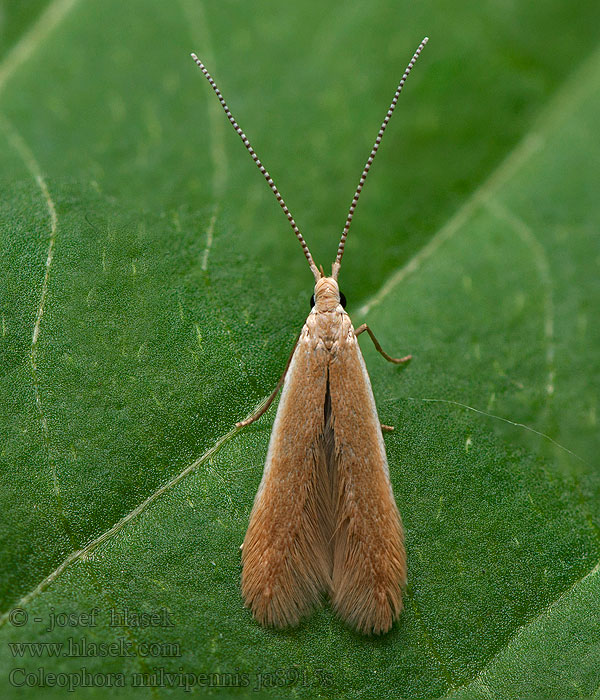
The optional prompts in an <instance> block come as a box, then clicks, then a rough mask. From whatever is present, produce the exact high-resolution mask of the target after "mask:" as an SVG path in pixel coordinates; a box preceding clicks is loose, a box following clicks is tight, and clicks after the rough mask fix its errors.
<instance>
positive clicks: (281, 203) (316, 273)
mask: <svg viewBox="0 0 600 700" xmlns="http://www.w3.org/2000/svg"><path fill="white" fill-rule="evenodd" d="M191 56H192V58H193V59H194V61H195V62H196V64H197V65H198V67H199V68H200V70H201V71H202V73H203V74H204V77H205V78H206V79H207V80H208V82H209V84H210V86H211V88H212V89H213V90H214V91H215V94H216V95H217V97H218V98H219V102H220V103H221V106H222V107H223V109H224V110H225V114H226V115H227V119H229V121H230V122H231V126H233V128H234V129H235V131H236V132H237V135H238V136H239V137H240V138H241V139H242V143H243V144H244V146H246V148H247V150H248V153H250V155H251V156H252V160H253V161H254V162H255V163H256V165H257V166H258V169H259V170H260V172H261V173H262V174H263V177H264V178H265V180H266V181H267V184H268V185H269V187H270V188H271V190H272V191H273V194H274V195H275V197H276V198H277V201H278V202H279V206H280V207H281V208H282V209H283V213H284V214H285V215H286V217H287V220H288V221H289V222H290V226H291V227H292V229H293V231H294V233H295V234H296V238H297V239H298V240H299V241H300V245H301V246H302V250H303V251H304V255H305V256H306V259H307V260H308V264H309V265H310V269H311V270H312V273H313V275H314V277H315V280H317V281H318V280H319V279H321V273H320V272H319V270H318V268H317V266H316V265H315V262H314V260H313V257H312V255H311V254H310V250H309V249H308V246H307V245H306V241H305V240H304V238H303V236H302V234H301V233H300V229H299V228H298V226H297V225H296V222H295V221H294V217H293V216H292V215H291V213H290V210H289V209H288V208H287V205H286V203H285V202H284V201H283V197H282V196H281V193H280V192H279V190H278V189H277V185H275V183H274V182H273V178H272V177H271V176H270V175H269V171H268V170H267V169H266V168H265V166H264V165H263V164H262V163H261V162H260V158H259V157H258V156H257V155H256V152H255V150H254V149H253V148H252V146H251V144H250V141H249V140H248V137H247V136H246V134H245V133H244V132H243V131H242V129H241V128H240V126H239V125H238V123H237V122H236V120H235V119H234V118H233V115H232V114H231V111H230V110H229V107H228V106H227V103H226V102H225V99H224V97H223V95H222V94H221V91H220V90H219V88H218V87H217V84H216V83H215V81H214V80H213V79H212V77H211V75H210V73H209V72H208V71H207V70H206V68H205V67H204V64H203V63H202V61H201V60H200V59H199V58H198V56H196V54H195V53H193V54H191Z"/></svg>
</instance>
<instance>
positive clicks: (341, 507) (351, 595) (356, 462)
mask: <svg viewBox="0 0 600 700" xmlns="http://www.w3.org/2000/svg"><path fill="white" fill-rule="evenodd" d="M427 41H428V39H427V37H426V38H425V39H423V41H422V42H421V44H420V45H419V47H418V48H417V50H416V51H415V53H414V55H413V57H412V59H411V60H410V62H409V64H408V66H407V68H406V70H405V71H404V74H403V76H402V79H401V80H400V83H399V85H398V87H397V88H396V92H395V94H394V98H393V100H392V103H391V105H390V107H389V109H388V111H387V114H386V116H385V119H384V121H383V123H382V125H381V127H380V129H379V132H378V134H377V138H376V139H375V143H374V145H373V148H372V150H371V153H370V155H369V158H368V160H367V162H366V165H365V167H364V170H363V172H362V174H361V177H360V180H359V183H358V187H357V188H356V191H355V193H354V197H353V198H352V203H351V205H350V209H349V212H348V216H347V218H346V223H345V226H344V229H343V232H342V236H341V239H340V242H339V245H338V250H337V256H336V258H335V261H334V262H333V264H332V271H331V275H330V276H326V275H325V273H324V271H323V267H322V266H321V268H320V269H319V268H317V266H316V264H315V262H314V260H313V258H312V255H311V253H310V250H309V249H308V246H307V245H306V242H305V240H304V238H303V236H302V234H301V233H300V230H299V229H298V226H297V225H296V222H295V221H294V218H293V217H292V215H291V214H290V211H289V209H288V208H287V206H286V204H285V202H284V200H283V198H282V196H281V194H280V193H279V190H278V189H277V187H276V185H275V183H274V182H273V179H272V178H271V176H270V175H269V173H268V172H267V170H266V169H265V167H264V166H263V164H262V163H261V161H260V159H259V158H258V156H257V155H256V153H255V151H254V149H253V148H252V146H251V145H250V142H249V141H248V138H247V137H246V135H245V134H244V132H243V131H242V129H241V128H240V127H239V126H238V123H237V122H236V121H235V119H234V118H233V116H232V114H231V112H230V110H229V107H228V106H227V104H226V102H225V100H224V98H223V95H222V94H221V91H220V90H219V88H218V87H217V85H216V83H215V81H214V80H213V79H212V77H211V76H210V74H209V73H208V71H207V70H206V68H205V67H204V65H203V64H202V62H201V61H200V60H199V59H198V57H197V56H196V55H195V54H192V58H193V59H194V61H195V62H196V63H197V65H198V66H199V68H200V70H201V71H202V73H203V74H204V76H205V77H206V78H207V80H208V82H209V83H210V86H211V87H212V89H213V90H214V91H215V93H216V95H217V97H218V99H219V101H220V103H221V105H222V107H223V109H224V110H225V114H226V115H227V117H228V119H229V121H230V122H231V124H232V126H233V128H234V129H235V131H236V132H237V133H238V135H239V136H240V138H241V139H242V141H243V143H244V145H245V146H246V148H247V149H248V151H249V152H250V155H251V156H252V159H253V160H254V162H255V163H256V165H257V166H258V168H259V170H260V172H261V173H262V174H263V176H264V177H265V179H266V181H267V183H268V184H269V187H270V188H271V190H272V191H273V193H274V194H275V197H276V198H277V201H278V202H279V204H280V206H281V207H282V209H283V211H284V213H285V215H286V217H287V219H288V221H289V223H290V225H291V227H292V229H293V231H294V233H295V234H296V236H297V238H298V240H299V241H300V245H301V246H302V250H303V251H304V255H305V256H306V259H307V261H308V264H309V266H310V269H311V271H312V273H313V275H314V278H315V287H314V295H313V297H312V299H311V306H312V309H311V312H310V314H309V316H308V318H307V319H306V323H305V324H304V327H303V328H302V331H301V332H300V335H299V337H298V340H297V341H296V344H295V346H294V349H293V351H292V354H291V355H290V358H289V360H288V363H287V366H286V368H285V371H284V373H283V375H282V377H281V379H280V381H279V383H278V385H277V386H276V387H275V390H274V391H273V393H272V394H271V396H270V397H269V398H268V400H267V401H266V402H265V403H264V404H263V406H262V407H261V408H260V409H259V410H257V411H256V412H255V413H254V415H252V416H250V417H249V418H247V419H246V420H244V421H241V422H240V423H237V424H236V425H237V426H238V427H243V426H246V425H249V424H250V423H252V422H254V421H255V420H257V419H258V418H260V416H261V415H263V414H264V413H265V411H266V410H267V409H268V408H269V406H270V405H271V403H272V402H273V400H274V399H275V398H276V396H277V394H278V392H279V390H280V388H281V387H282V386H283V391H282V394H281V399H280V402H279V406H278V409H277V414H276V417H275V423H274V425H273V431H272V433H271V439H270V442H269V448H268V453H267V459H266V464H265V469H264V473H263V477H262V481H261V484H260V487H259V489H258V493H257V494H256V498H255V501H254V505H253V508H252V512H251V515H250V523H249V526H248V531H247V533H246V537H245V538H244V542H243V545H242V595H243V598H244V602H245V604H246V606H247V607H249V608H250V609H251V611H252V613H253V615H254V617H255V618H256V619H257V620H258V621H259V622H260V623H261V624H263V625H265V626H271V627H279V628H282V627H287V626H293V625H296V624H297V623H298V622H299V621H300V619H301V618H303V617H304V616H305V615H307V614H308V613H309V612H310V611H311V610H312V609H313V608H314V606H315V605H316V604H317V603H319V601H320V599H321V597H322V596H323V594H328V596H329V598H330V600H331V603H332V605H333V607H334V609H335V610H336V612H337V613H338V614H339V616H340V617H341V618H342V619H343V620H344V621H345V622H346V623H347V624H348V625H350V626H351V627H353V628H354V629H355V630H357V631H358V632H361V633H363V634H381V633H384V632H387V631H388V630H389V629H390V628H391V626H392V624H393V623H394V621H395V620H396V619H397V618H398V615H399V614H400V611H401V609H402V589H403V587H404V586H405V583H406V554H405V549H404V535H403V529H402V523H401V519H400V514H399V512H398V508H397V506H396V502H395V500H394V494H393V492H392V486H391V482H390V476H389V469H388V463H387V458H386V452H385V445H384V442H383V430H385V429H388V430H392V429H393V428H389V427H387V426H382V425H381V424H380V422H379V418H378V416H377V409H376V407H375V399H374V398H373V391H372V389H371V382H370V380H369V375H368V373H367V369H366V366H365V362H364V360H363V357H362V354H361V352H360V348H359V345H358V340H357V338H358V336H359V335H360V334H361V333H362V332H363V331H367V333H368V334H369V335H370V337H371V339H372V340H373V343H374V344H375V347H376V348H377V350H378V351H379V352H380V353H381V354H382V355H383V357H385V359H386V360H388V361H390V362H393V363H396V364H400V365H405V364H406V363H407V362H408V361H409V360H410V359H411V356H410V355H408V356H406V357H402V358H399V359H394V358H392V357H390V356H389V355H387V354H386V353H385V352H384V351H383V350H382V348H381V346H380V345H379V343H378V342H377V339H376V338H375V335H374V334H373V332H372V331H371V329H370V328H369V327H368V326H367V325H366V324H363V325H361V326H360V327H359V328H357V329H356V330H355V329H354V327H353V326H352V322H351V321H350V317H349V316H348V314H347V313H346V311H345V306H346V300H345V297H344V295H343V294H342V293H341V292H340V289H339V285H338V275H339V271H340V265H341V261H342V255H343V254H344V246H345V243H346V238H347V235H348V230H349V228H350V224H351V222H352V217H353V215H354V210H355V208H356V204H357V202H358V198H359V196H360V193H361V191H362V189H363V185H364V183H365V179H366V177H367V174H368V172H369V169H370V168H371V164H372V163H373V159H374V158H375V154H376V153H377V150H378V148H379V144H380V143H381V139H382V136H383V133H384V131H385V128H386V127H387V124H388V122H389V120H390V118H391V116H392V113H393V111H394V108H395V106H396V103H397V101H398V97H399V95H400V92H401V90H402V87H403V86H404V83H405V82H406V79H407V77H408V74H409V73H410V71H411V69H412V67H413V65H414V64H415V61H416V60H417V58H418V57H419V55H420V53H421V51H422V50H423V47H424V46H425V44H426V43H427Z"/></svg>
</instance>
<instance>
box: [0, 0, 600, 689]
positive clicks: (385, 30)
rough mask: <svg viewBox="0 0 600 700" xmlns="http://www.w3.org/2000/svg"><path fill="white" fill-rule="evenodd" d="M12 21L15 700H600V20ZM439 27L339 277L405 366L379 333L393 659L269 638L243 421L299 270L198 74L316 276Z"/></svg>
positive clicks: (332, 637) (414, 12)
mask: <svg viewBox="0 0 600 700" xmlns="http://www.w3.org/2000/svg"><path fill="white" fill-rule="evenodd" d="M6 5H7V8H8V9H7V11H5V12H4V15H3V16H4V17H5V25H4V26H2V29H1V33H0V41H1V42H2V43H1V44H0V187H1V190H2V207H1V209H0V235H1V236H2V244H1V246H0V314H1V318H0V322H1V326H0V328H1V335H0V348H1V355H0V363H1V371H2V380H1V384H0V431H1V434H2V436H3V440H2V449H1V452H0V460H1V465H2V470H1V472H0V473H1V475H2V483H1V485H0V493H1V495H2V513H3V518H2V522H1V525H0V538H1V542H2V546H1V548H0V556H1V558H2V567H1V572H2V573H1V576H0V600H1V603H2V605H1V613H2V617H0V639H1V644H2V661H1V664H2V678H3V681H4V685H5V686H6V693H7V695H10V696H12V695H16V694H21V693H22V692H23V687H22V686H23V685H24V687H27V688H29V689H30V690H31V692H36V691H37V690H39V689H40V688H42V689H43V691H44V693H51V692H55V693H57V694H61V693H64V692H66V688H65V684H67V685H68V684H69V683H70V684H75V683H77V682H79V684H80V685H86V686H88V687H87V690H86V694H87V695H89V696H94V695H98V696H101V697H106V696H107V695H108V696H111V695H115V696H122V695H123V694H124V692H125V691H123V690H120V689H119V688H117V687H114V686H115V685H117V684H118V682H119V681H120V679H121V677H120V676H119V675H118V674H123V676H122V679H123V682H124V683H125V685H126V687H127V688H128V689H129V690H128V692H127V693H126V694H128V695H133V696H135V697H142V696H143V695H144V694H148V695H156V696H161V695H166V694H169V693H174V692H177V691H182V687H183V686H185V684H186V683H190V684H192V685H194V689H195V690H196V692H205V693H210V694H214V695H217V694H220V695H229V694H231V695H238V696H246V695H247V696H252V697H261V696H263V695H264V696H268V697H279V696H280V695H281V694H282V693H284V692H285V693H286V694H287V693H289V694H292V695H295V696H297V697H303V698H312V697H315V696H317V697H327V698H329V697H331V698H398V697H414V698H426V697H427V698H429V697H431V698H433V697H461V698H463V697H464V698H466V697H469V698H471V697H474V698H475V697H476V698H479V697H494V698H502V697H505V698H514V697H549V698H550V697H561V698H564V697H589V696H593V695H594V694H595V693H596V694H597V689H598V687H599V686H600V671H599V669H600V645H599V644H598V639H599V638H600V635H599V630H598V619H599V616H598V613H599V612H600V610H599V606H600V594H599V591H598V563H599V560H600V529H599V517H600V505H599V504H600V477H599V475H598V470H597V464H596V463H597V454H598V450H599V447H600V445H599V438H598V429H597V412H598V408H597V402H598V395H599V386H598V385H599V377H600V371H599V370H600V362H599V359H598V353H597V348H598V343H599V340H600V337H599V336H600V331H599V330H598V324H597V323H595V318H596V317H597V314H598V311H599V309H598V306H599V299H600V283H599V279H600V275H599V274H598V273H599V266H600V265H599V263H600V256H599V251H598V238H597V221H598V215H599V206H598V197H597V183H598V176H599V175H600V173H599V169H598V162H600V143H599V141H598V138H597V124H598V121H599V119H600V95H599V87H598V86H599V85H600V53H599V52H598V49H597V46H596V44H595V42H596V41H597V35H596V27H597V25H598V20H599V19H600V17H599V16H598V8H597V4H596V3H592V2H583V3H580V4H579V6H578V9H577V12H575V13H574V12H573V11H572V8H571V7H569V6H566V5H564V4H563V3H560V2H559V1H558V0H550V2H549V3H544V5H543V6H539V7H537V6H534V4H529V3H527V4H522V5H523V6H518V7H517V6H514V7H508V6H502V7H500V6H498V5H497V4H496V3H492V2H487V3H484V4H479V5H477V6H472V5H471V4H468V3H458V4H454V5H453V6H452V8H451V10H450V9H449V7H448V6H446V5H445V4H443V3H435V2H433V1H432V0H428V1H427V2H424V3H420V4H419V5H418V6H413V5H409V4H403V5H392V4H390V3H385V2H383V0H381V1H379V0H376V1H375V2H372V3H356V4H352V5H349V4H348V3H329V5H328V6H327V8H326V9H323V5H322V4H321V3H318V2H316V0H311V1H310V2H309V1H303V2H301V3H294V4H293V5H289V6H288V5H285V4H284V5H281V3H275V2H274V1H273V0H268V2H265V3H260V6H259V7H254V8H253V7H252V6H248V5H247V4H243V3H238V2H235V3H206V4H204V5H203V4H200V3H199V2H195V0H181V1H180V2H179V3H159V2H145V3H142V2H138V1H137V0H134V1H133V2H129V3H122V2H120V3H119V2H116V0H103V1H102V2H99V1H91V0H90V1H88V2H81V1H79V2H78V1H77V0H51V1H50V2H48V3H41V2H37V3H32V4H30V5H29V6H28V8H22V9H19V10H17V9H15V7H14V6H11V5H9V4H8V3H7V4H6ZM3 8H4V6H3V5H0V10H2V9H3ZM0 26H1V25H0ZM425 34H428V35H429V36H430V37H431V41H430V44H429V45H428V47H427V49H426V51H425V52H424V54H423V58H422V59H420V61H419V63H418V64H417V66H416V67H415V69H414V71H413V74H412V75H411V78H410V80H409V82H408V83H407V86H406V89H405V92H403V95H402V97H401V101H400V103H399V106H398V111H397V114H396V115H395V116H394V119H393V121H392V122H391V124H390V127H389V130H388V132H386V137H385V140H384V143H383V145H382V148H381V151H380V153H379V155H378V157H377V162H376V164H375V165H374V167H373V171H372V173H371V175H370V176H369V182H368V184H367V185H366V187H365V191H364V194H363V195H362V197H361V201H360V205H359V207H358V209H357V213H356V216H355V219H354V223H353V227H352V229H351V231H350V236H349V238H348V246H347V250H346V254H345V257H344V266H343V268H342V272H341V278H340V279H341V284H342V288H343V291H344V292H345V294H346V296H347V297H348V300H349V307H348V309H349V311H350V313H351V315H352V316H353V318H354V320H355V322H356V324H358V323H361V322H363V321H364V320H367V321H368V323H369V325H370V326H371V327H372V328H373V329H374V332H375V333H376V335H377V336H378V338H379V340H380V341H381V343H382V345H383V347H384V348H385V349H386V350H388V351H389V352H391V353H392V354H398V353H400V354H405V353H408V352H412V353H413V355H414V361H413V362H412V363H411V365H410V367H408V368H407V369H406V371H403V372H399V371H398V370H397V369H395V368H394V367H392V366H391V365H388V364H386V363H385V362H384V361H383V360H382V359H381V357H380V356H379V355H378V354H377V353H376V352H375V351H374V350H373V348H372V347H371V345H370V343H369V341H368V339H363V338H361V343H362V347H363V349H364V354H365V358H366V362H367V365H368V367H369V371H370V374H371V378H372V382H373V388H374V392H375V396H376V399H377V403H378V407H379V412H380V418H381V420H382V422H383V423H388V424H393V425H395V426H396V430H395V432H394V433H392V434H390V435H387V436H386V444H387V449H388V458H389V462H390V472H391V476H392V481H393V485H394V492H395V495H396V499H397V502H398V505H399V508H400V511H401V513H402V516H403V520H404V524H405V530H406V542H407V550H408V560H409V585H408V590H407V594H406V608H405V611H404V612H403V614H402V616H401V619H400V621H399V622H398V624H397V625H396V626H395V627H394V629H393V630H392V631H391V632H390V633H389V634H388V635H386V636H384V637H383V638H377V639H373V638H362V637H359V636H357V635H356V634H354V633H352V632H351V631H349V630H348V629H346V628H345V627H344V625H343V624H342V623H341V622H340V621H339V620H338V619H337V618H336V617H335V616H334V615H333V614H332V612H331V610H330V609H329V607H328V606H327V605H325V606H323V608H322V609H321V610H317V611H315V613H314V614H313V615H312V616H311V617H310V618H308V619H307V620H306V621H304V622H303V623H302V625H301V626H300V627H299V628H297V629H293V630H288V631H284V632H280V631H278V632H275V631H273V630H265V629H262V628H260V627H259V626H258V625H257V624H256V623H255V622H254V621H253V620H252V618H251V616H250V614H249V613H248V611H247V610H245V609H244V608H243V605H242V601H241V596H240V592H239V575H240V557H239V550H238V548H239V544H240V543H241V541H242V539H243V536H244V532H245V528H246V527H247V522H248V514H249V511H250V508H251V505H252V502H253V498H254V495H255V493H256V489H257V486H258V483H259V481H260V478H261V473H262V466H263V463H264V458H265V454H266V449H267V444H268V439H269V432H270V426H271V425H272V421H273V415H274V411H273V410H271V411H270V412H269V413H268V414H267V415H266V416H265V417H264V418H262V419H261V420H260V421H259V422H257V423H255V424H253V425H252V426H250V427H248V428H246V429H244V430H236V429H234V428H233V427H232V426H233V425H234V424H235V421H237V420H239V419H240V418H242V417H244V416H245V415H247V414H248V413H249V412H250V411H252V410H253V408H254V407H255V406H256V405H257V403H258V402H259V401H261V400H262V399H263V398H264V397H265V396H267V395H268V394H269V393H270V392H271V390H272V388H273V387H274V386H275V384H276V382H277V380H278V378H279V376H280V374H281V371H282V369H283V367H284V365H285V361H286V358H287V355H288V354H289V351H290V349H291V347H292V344H293V341H294V337H295V336H296V334H297V333H298V331H299V329H300V327H301V325H302V323H303V320H304V318H305V316H306V314H307V313H308V310H309V298H310V295H311V293H312V290H311V279H312V278H311V275H310V272H309V271H308V268H307V266H306V261H305V260H304V258H303V256H302V254H301V251H300V249H299V247H298V244H297V242H296V241H295V240H294V236H293V235H292V233H291V231H290V230H289V227H288V226H287V223H286V221H285V219H284V218H283V217H282V215H281V212H280V211H279V208H278V206H277V204H276V202H275V201H274V200H273V197H272V196H271V194H270V193H269V191H268V188H267V187H266V186H265V183H264V181H263V179H262V178H261V176H260V174H259V173H258V172H256V168H255V166H254V165H253V164H252V162H251V161H250V159H249V158H248V155H247V154H246V153H245V152H244V148H243V146H242V145H241V144H240V142H239V139H238V138H237V136H236V135H235V134H234V133H233V131H232V130H231V128H230V127H229V125H228V124H227V120H226V118H225V116H224V115H223V113H222V111H221V108H220V106H219V104H218V101H217V100H216V98H215V96H214V94H212V91H211V90H210V88H209V87H208V85H206V84H205V81H204V79H203V78H202V75H201V74H200V73H199V71H198V70H197V68H196V67H195V66H194V64H193V62H192V61H191V59H190V58H189V56H188V54H189V52H190V51H192V50H193V51H195V52H196V53H198V54H199V55H200V56H201V57H202V59H203V60H204V61H205V63H206V64H207V66H208V68H209V70H210V71H211V73H212V74H213V75H214V77H215V79H216V80H217V81H218V83H219V85H220V87H221V89H222V90H223V93H224V94H225V96H226V98H227V99H228V102H229V104H230V107H231V109H232V111H233V112H234V114H235V116H236V118H237V119H238V120H239V122H240V124H241V125H242V126H243V128H244V130H245V131H246V133H247V134H248V136H249V138H250V139H251V140H252V143H253V145H254V147H255V148H256V151H257V152H258V153H259V154H260V156H261V158H262V159H263V161H264V162H265V164H266V165H267V167H268V168H269V171H270V172H271V174H272V175H273V177H274V179H275V181H276V182H277V184H278V186H279V187H280V189H281V191H282V192H283V194H284V196H285V198H286V202H287V203H288V205H289V207H290V209H291V211H292V212H293V213H294V215H295V217H296V220H297V221H298V224H299V226H300V228H301V230H302V231H303V232H304V234H305V237H306V239H307V241H308V244H309V245H310V246H311V250H312V252H313V255H314V257H315V259H316V261H317V262H318V263H321V262H322V263H323V264H324V265H325V264H329V262H330V261H331V260H332V259H333V257H334V254H335V248H336V245H337V241H338V238H339V234H340V232H341V227H342V225H343V220H344V217H345V215H346V211H347V206H348V205H349V202H350V199H351V196H352V192H353V189H354V187H355V185H356V182H357V179H358V177H359V175H360V170H361V168H362V166H363V164H364V160H365V158H366V156H367V154H368V151H369V148H370V147H371V144H372V140H373V138H374V136H375V134H376V131H377V128H378V126H379V123H380V120H381V118H382V117H383V115H384V114H385V109H386V108H387V105H388V104H389V100H390V98H391V95H392V93H393V89H394V87H395V85H396V82H397V79H398V77H399V76H400V75H401V73H402V71H403V70H404V67H405V65H406V62H407V60H408V59H409V58H410V56H411V54H412V52H413V51H414V48H415V47H416V45H417V44H418V42H419V41H420V40H421V38H422V37H423V36H424V35H425ZM15 611H16V612H15ZM111 611H112V615H113V617H112V618H111ZM126 613H127V614H128V615H129V622H130V623H131V622H135V619H136V618H135V616H136V615H137V616H139V615H142V614H146V615H147V617H146V618H140V619H138V622H140V623H141V622H146V623H151V622H153V623H155V624H146V625H143V624H138V625H134V624H129V625H126V626H119V625H118V624H117V623H119V622H123V616H124V615H125V614H126ZM153 613H155V614H156V617H155V618H153V617H152V614H153ZM53 621H54V626H53ZM41 642H43V643H50V644H54V645H55V644H63V645H65V646H63V647H62V648H60V649H59V648H58V647H55V646H53V647H35V648H33V647H27V646H23V644H29V643H34V644H36V643H41ZM111 644H113V645H114V646H110V645H111ZM11 645H12V646H11ZM15 645H16V646H15ZM69 645H70V646H69ZM93 645H99V646H96V647H94V646H93ZM152 645H154V646H152ZM11 672H12V675H11ZM44 674H45V675H44ZM52 674H54V676H52ZM57 674H63V675H57ZM86 674H87V675H86ZM110 674H114V675H110ZM144 674H146V675H145V676H144ZM166 674H172V675H166ZM190 674H194V675H193V676H192V675H190ZM140 679H145V681H146V685H151V686H154V690H150V689H148V688H146V689H145V690H144V689H141V688H139V687H136V688H132V685H133V684H134V683H135V682H136V681H138V680H140ZM111 683H112V684H113V687H111V688H108V689H107V688H104V687H98V686H100V685H110V684H111ZM257 686H260V688H259V690H258V691H256V692H255V691H254V690H253V689H254V688H255V687H257ZM183 689H184V688H183ZM78 692H80V693H83V691H82V690H81V689H79V691H78Z"/></svg>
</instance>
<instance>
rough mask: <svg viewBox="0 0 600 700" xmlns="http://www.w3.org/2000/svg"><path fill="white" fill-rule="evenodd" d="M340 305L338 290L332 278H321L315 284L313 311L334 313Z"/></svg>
mask: <svg viewBox="0 0 600 700" xmlns="http://www.w3.org/2000/svg"><path fill="white" fill-rule="evenodd" d="M339 304H340V288H339V287H338V283H337V282H336V281H335V280H334V279H333V277H321V279H320V280H318V282H317V283H316V284H315V310H316V311H317V313H319V312H321V311H335V309H336V308H337V307H338V305H339Z"/></svg>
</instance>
